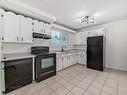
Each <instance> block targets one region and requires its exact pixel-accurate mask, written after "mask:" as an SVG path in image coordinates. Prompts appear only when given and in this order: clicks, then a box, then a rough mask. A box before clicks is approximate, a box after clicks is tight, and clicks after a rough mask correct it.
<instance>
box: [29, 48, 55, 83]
mask: <svg viewBox="0 0 127 95" xmlns="http://www.w3.org/2000/svg"><path fill="white" fill-rule="evenodd" d="M31 54H34V55H36V57H35V80H36V82H40V81H42V80H44V79H46V78H49V77H51V76H54V75H56V53H50V52H49V47H47V46H35V47H31Z"/></svg>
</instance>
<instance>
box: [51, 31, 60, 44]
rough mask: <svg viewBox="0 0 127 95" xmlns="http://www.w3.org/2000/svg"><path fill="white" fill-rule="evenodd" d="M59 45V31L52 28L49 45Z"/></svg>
mask: <svg viewBox="0 0 127 95" xmlns="http://www.w3.org/2000/svg"><path fill="white" fill-rule="evenodd" d="M59 45H60V32H58V31H56V30H52V32H51V46H59Z"/></svg>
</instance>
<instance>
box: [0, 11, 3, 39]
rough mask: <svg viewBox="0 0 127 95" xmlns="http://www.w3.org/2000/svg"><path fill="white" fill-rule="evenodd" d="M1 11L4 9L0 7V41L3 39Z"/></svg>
mask: <svg viewBox="0 0 127 95" xmlns="http://www.w3.org/2000/svg"><path fill="white" fill-rule="evenodd" d="M3 12H4V10H2V9H0V41H2V40H4V35H3Z"/></svg>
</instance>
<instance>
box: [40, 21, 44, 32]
mask: <svg viewBox="0 0 127 95" xmlns="http://www.w3.org/2000/svg"><path fill="white" fill-rule="evenodd" d="M40 27H41V30H40V31H41V33H42V34H44V22H40Z"/></svg>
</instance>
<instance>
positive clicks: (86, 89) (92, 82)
mask: <svg viewBox="0 0 127 95" xmlns="http://www.w3.org/2000/svg"><path fill="white" fill-rule="evenodd" d="M98 76H99V74H98V75H97V76H96V77H95V79H94V80H93V81H92V82H91V83H90V85H89V86H88V87H87V89H86V90H85V91H84V93H83V94H85V92H86V91H87V90H88V89H89V88H90V86H91V85H92V83H93V82H94V81H95V80H96V78H97V77H98Z"/></svg>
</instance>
